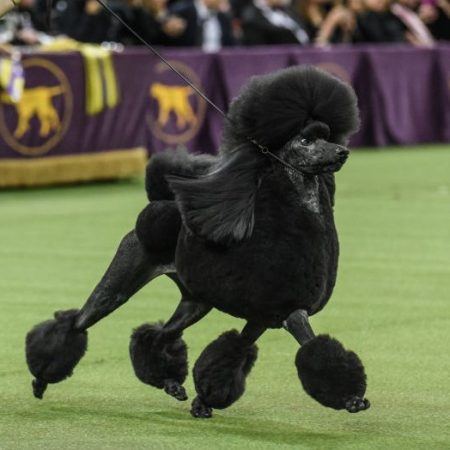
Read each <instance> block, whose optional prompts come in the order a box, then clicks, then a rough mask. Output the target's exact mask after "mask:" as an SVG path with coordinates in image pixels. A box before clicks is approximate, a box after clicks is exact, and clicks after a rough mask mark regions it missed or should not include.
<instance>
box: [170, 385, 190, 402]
mask: <svg viewBox="0 0 450 450" xmlns="http://www.w3.org/2000/svg"><path fill="white" fill-rule="evenodd" d="M164 392H165V393H166V394H168V395H170V396H171V397H174V398H176V399H177V400H179V401H180V402H184V401H186V400H187V399H188V396H187V394H186V390H185V389H184V387H183V386H181V384H180V383H178V382H177V381H175V380H166V381H165V382H164Z"/></svg>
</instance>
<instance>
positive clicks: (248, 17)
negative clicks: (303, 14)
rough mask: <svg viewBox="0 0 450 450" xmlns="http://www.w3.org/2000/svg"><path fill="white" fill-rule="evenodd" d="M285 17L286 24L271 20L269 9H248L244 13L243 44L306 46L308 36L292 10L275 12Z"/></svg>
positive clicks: (252, 7)
mask: <svg viewBox="0 0 450 450" xmlns="http://www.w3.org/2000/svg"><path fill="white" fill-rule="evenodd" d="M273 12H274V13H275V14H276V13H277V12H280V13H282V14H283V15H284V19H285V20H284V24H282V23H281V22H280V23H278V24H277V21H276V20H271V16H270V14H271V13H272V11H271V10H269V8H264V9H262V8H259V7H257V6H255V5H251V6H249V7H247V8H246V9H245V10H244V12H243V13H242V31H243V38H242V43H243V44H244V45H278V44H306V43H307V42H308V41H309V38H308V34H307V32H306V31H305V29H304V27H303V26H302V25H301V24H300V22H299V20H298V19H297V17H296V16H295V14H294V13H293V12H291V11H290V10H287V9H286V10H282V11H273Z"/></svg>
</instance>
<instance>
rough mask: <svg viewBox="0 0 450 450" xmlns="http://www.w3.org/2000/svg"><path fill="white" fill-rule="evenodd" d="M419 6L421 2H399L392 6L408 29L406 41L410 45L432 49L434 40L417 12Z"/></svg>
mask: <svg viewBox="0 0 450 450" xmlns="http://www.w3.org/2000/svg"><path fill="white" fill-rule="evenodd" d="M418 6H419V0H397V1H395V2H394V3H393V4H392V5H391V11H392V13H393V14H394V15H395V16H397V17H398V19H399V20H400V21H401V22H402V23H403V25H404V26H405V27H406V30H407V31H406V39H407V41H408V42H409V43H411V44H413V45H417V46H422V47H431V46H432V45H433V43H434V39H433V36H432V35H431V33H430V31H429V30H428V28H427V27H426V25H425V24H424V23H423V22H422V20H421V19H420V17H419V16H418V15H417V14H416V12H415V10H416V9H417V8H418Z"/></svg>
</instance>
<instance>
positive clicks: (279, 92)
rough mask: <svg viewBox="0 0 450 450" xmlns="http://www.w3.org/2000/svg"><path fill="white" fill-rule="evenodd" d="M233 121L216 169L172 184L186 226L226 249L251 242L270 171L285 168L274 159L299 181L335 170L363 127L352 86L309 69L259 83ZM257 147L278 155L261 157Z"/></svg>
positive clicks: (246, 91)
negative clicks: (258, 201)
mask: <svg viewBox="0 0 450 450" xmlns="http://www.w3.org/2000/svg"><path fill="white" fill-rule="evenodd" d="M228 118H229V120H228V121H226V123H225V127H224V135H223V144H222V146H221V152H220V155H219V158H218V159H217V160H218V163H217V164H216V165H214V166H213V167H212V168H211V171H210V172H208V173H206V174H203V175H200V176H197V177H194V178H186V177H185V178H183V177H170V178H168V179H169V183H170V187H171V190H172V191H173V192H174V193H175V197H176V200H177V203H178V205H179V208H180V211H181V215H182V218H183V222H184V224H185V226H186V228H187V229H188V230H189V231H191V232H192V233H193V234H196V235H197V236H200V237H203V238H205V239H206V240H208V241H210V242H214V243H219V244H225V245H228V244H230V243H233V242H239V241H241V240H243V239H245V238H247V237H249V236H251V234H252V232H253V226H254V220H255V217H254V211H255V203H256V199H257V192H258V189H259V186H260V184H261V183H262V179H263V177H264V174H265V173H268V172H269V171H268V170H266V169H267V168H270V167H271V164H272V163H274V164H279V163H278V162H277V161H275V160H274V158H273V156H275V157H277V158H279V159H281V160H282V161H284V162H286V163H288V164H289V165H290V166H293V167H294V168H295V169H297V170H296V171H295V174H294V175H293V172H292V170H287V171H286V170H279V171H277V176H280V177H284V176H288V177H289V179H291V181H292V182H294V183H300V181H299V180H301V178H311V175H313V176H314V175H322V174H325V173H329V172H335V171H337V170H339V169H340V168H341V167H342V165H343V164H344V162H345V160H346V159H347V156H348V150H347V148H346V145H347V141H348V139H349V137H350V135H351V134H352V133H354V132H355V131H356V130H357V128H358V125H359V118H358V108H357V101H356V96H355V94H354V92H353V90H352V88H351V87H350V86H349V85H347V84H345V83H343V82H342V81H339V80H338V79H337V78H335V77H333V76H331V75H329V74H327V73H326V72H323V71H321V70H319V69H316V68H314V67H309V66H306V67H305V66H303V67H293V68H289V69H286V70H281V71H279V72H276V73H274V74H270V75H264V76H260V77H255V78H253V79H252V80H251V81H250V82H249V83H248V85H247V86H246V87H244V88H243V90H242V92H241V94H240V95H239V96H238V97H237V98H236V99H235V100H234V101H233V102H232V104H231V106H230V110H229V112H228ZM252 141H256V142H257V144H258V145H259V146H260V149H262V148H266V149H268V150H269V151H270V152H271V153H273V155H263V154H261V152H258V147H257V145H255V144H254V143H252ZM280 167H281V166H280ZM298 172H302V173H303V174H304V175H305V177H303V176H302V174H298ZM330 177H332V175H331V176H330V175H327V176H324V178H325V181H326V180H328V181H326V182H328V183H329V178H330ZM333 183H334V182H333Z"/></svg>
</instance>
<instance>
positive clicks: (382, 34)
mask: <svg viewBox="0 0 450 450" xmlns="http://www.w3.org/2000/svg"><path fill="white" fill-rule="evenodd" d="M364 1H365V9H366V10H365V12H363V13H362V14H361V15H359V17H358V27H359V32H360V36H359V39H360V41H361V42H371V43H384V42H392V43H393V42H406V41H407V38H406V31H407V30H406V27H405V25H404V24H403V23H402V22H401V21H400V20H399V19H398V17H397V16H395V15H394V14H393V13H392V12H391V9H390V7H391V1H390V0H364Z"/></svg>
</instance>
